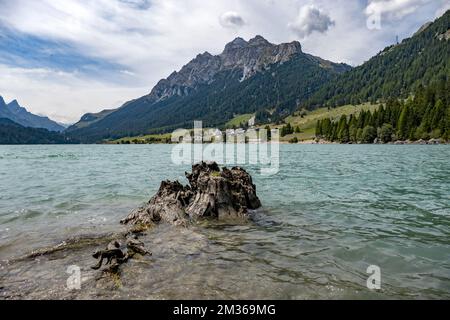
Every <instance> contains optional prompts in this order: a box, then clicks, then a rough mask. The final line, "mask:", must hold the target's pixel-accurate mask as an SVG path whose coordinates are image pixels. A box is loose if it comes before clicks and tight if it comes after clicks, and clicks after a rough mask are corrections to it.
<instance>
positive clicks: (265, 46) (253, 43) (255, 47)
mask: <svg viewBox="0 0 450 320" xmlns="http://www.w3.org/2000/svg"><path fill="white" fill-rule="evenodd" d="M301 52H302V50H301V45H300V43H299V42H297V41H296V42H291V43H283V44H280V45H275V44H272V43H270V42H269V41H267V40H266V39H265V38H263V37H262V36H260V35H257V36H256V37H254V38H252V39H251V40H249V41H248V42H247V41H246V40H244V39H243V38H240V37H238V38H236V39H234V40H233V41H231V42H230V43H228V44H227V45H226V46H225V49H224V51H223V52H222V53H221V54H220V55H216V56H214V55H212V54H210V53H209V52H204V53H202V54H199V55H197V56H196V57H195V58H194V59H193V60H191V61H190V62H189V63H188V64H187V65H185V66H184V67H183V68H182V69H181V70H180V71H179V72H174V73H172V74H171V75H170V76H169V77H168V78H167V79H163V80H161V81H160V82H159V83H158V84H157V85H156V86H155V88H153V90H152V92H151V93H150V98H151V99H153V100H155V101H159V100H163V99H166V98H169V97H172V96H174V95H178V96H185V95H188V94H189V93H190V92H192V90H195V89H196V88H197V87H198V86H200V85H202V84H210V83H211V82H212V81H213V80H214V76H215V75H216V74H217V73H218V72H221V71H226V70H233V71H237V72H242V78H241V81H244V80H246V79H248V78H250V77H252V76H253V75H255V74H256V73H258V72H261V71H264V70H265V69H267V68H268V67H269V66H270V65H271V64H276V63H284V62H287V61H289V60H290V59H291V58H292V57H293V56H295V55H296V54H299V53H301Z"/></svg>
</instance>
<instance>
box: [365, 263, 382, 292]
mask: <svg viewBox="0 0 450 320" xmlns="http://www.w3.org/2000/svg"><path fill="white" fill-rule="evenodd" d="M367 273H368V274H370V277H369V278H368V279H367V288H368V289H370V290H380V289H381V269H380V267H379V266H375V265H371V266H369V267H368V268H367Z"/></svg>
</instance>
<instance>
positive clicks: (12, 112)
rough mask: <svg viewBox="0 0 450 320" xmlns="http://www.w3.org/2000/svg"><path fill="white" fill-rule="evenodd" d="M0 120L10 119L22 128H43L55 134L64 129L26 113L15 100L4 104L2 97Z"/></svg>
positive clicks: (42, 118) (0, 100)
mask: <svg viewBox="0 0 450 320" xmlns="http://www.w3.org/2000/svg"><path fill="white" fill-rule="evenodd" d="M0 118H7V119H10V120H12V121H13V122H15V123H17V124H20V125H22V126H24V127H31V128H44V129H47V130H49V131H57V132H61V131H63V130H64V129H65V128H64V127H63V126H61V125H60V124H58V123H56V122H55V121H52V120H50V119H49V118H47V117H40V116H37V115H34V114H32V113H30V112H28V111H27V110H26V109H25V108H23V107H21V106H20V105H19V103H18V102H17V100H14V101H12V102H10V103H9V104H6V103H5V101H4V100H3V98H2V97H0Z"/></svg>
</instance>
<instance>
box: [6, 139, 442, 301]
mask: <svg viewBox="0 0 450 320" xmlns="http://www.w3.org/2000/svg"><path fill="white" fill-rule="evenodd" d="M172 148H173V146H171V145H74V146H72V145H71V146H66V145H64V146H0V298H3V299H20V298H26V299H42V298H51V299H62V298H68V299H142V298H144V299H189V298H191V299H199V298H206V299H230V298H231V299H372V298H381V299H391V298H400V299H418V298H424V299H432V298H438V299H443V298H446V299H449V298H450V146H448V145H441V146H421V145H404V146H394V145H281V146H280V171H279V173H278V174H276V175H273V176H264V175H261V174H259V170H258V169H259V167H258V165H244V166H243V167H244V168H245V169H247V170H248V171H249V172H250V173H251V174H252V176H253V178H254V183H255V184H256V186H257V192H258V196H259V197H260V199H261V201H262V203H263V208H262V209H261V210H258V212H256V213H255V219H254V221H252V222H249V223H244V224H240V225H230V224H223V223H218V222H205V223H202V224H199V225H194V226H192V227H190V228H180V227H173V226H166V225H161V226H159V227H157V228H155V229H153V230H149V231H148V232H147V234H146V236H145V237H144V238H142V240H143V241H144V242H145V243H146V245H147V246H148V248H149V250H150V251H152V253H153V256H151V257H144V258H141V259H137V260H132V261H130V262H129V263H127V264H126V265H124V266H123V267H122V274H121V277H120V279H115V281H112V280H111V279H107V278H104V277H99V272H98V271H94V270H91V269H90V266H92V265H94V264H95V263H96V261H95V260H94V259H93V258H92V257H91V254H92V251H93V250H94V249H95V248H98V247H99V246H100V244H101V245H103V242H104V241H106V240H102V239H99V240H92V238H93V237H94V238H95V237H96V236H102V235H103V236H104V237H105V239H106V238H107V235H108V234H111V233H114V232H119V231H121V230H123V227H122V226H120V224H119V221H120V219H122V218H124V217H125V216H126V215H127V214H128V213H129V212H130V211H131V210H132V209H134V208H136V207H138V206H139V205H141V204H142V203H144V202H145V201H148V200H149V199H150V197H151V196H152V195H153V194H154V193H155V192H156V191H157V190H158V188H159V185H160V182H161V181H162V180H166V179H172V180H173V179H180V180H182V181H183V182H184V183H185V182H186V180H185V179H184V172H185V171H189V170H190V166H189V165H175V164H173V163H172V161H171V151H172ZM68 239H91V240H89V241H85V242H77V243H78V244H77V245H74V246H71V247H70V248H67V249H64V250H61V251H58V252H56V253H54V254H52V255H49V256H40V257H37V258H35V259H19V260H17V259H16V258H19V257H22V256H24V255H26V254H28V253H30V252H31V251H33V250H36V249H41V248H45V247H49V246H55V245H58V244H61V243H62V244H63V245H64V243H66V244H67V241H68ZM106 243H107V242H106ZM72 265H76V266H79V267H80V270H81V276H82V281H83V283H82V287H81V290H68V289H67V287H66V281H67V279H68V277H69V276H70V275H69V274H68V273H67V268H68V267H69V266H72ZM372 265H374V266H378V267H379V268H380V272H381V289H380V290H369V289H368V288H367V286H366V282H367V279H368V278H369V276H370V274H369V273H367V268H368V267H369V266H372Z"/></svg>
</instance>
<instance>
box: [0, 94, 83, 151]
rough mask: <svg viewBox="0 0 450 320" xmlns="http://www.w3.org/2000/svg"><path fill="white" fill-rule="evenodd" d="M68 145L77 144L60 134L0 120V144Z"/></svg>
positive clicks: (4, 119) (5, 119) (8, 120)
mask: <svg viewBox="0 0 450 320" xmlns="http://www.w3.org/2000/svg"><path fill="white" fill-rule="evenodd" d="M0 102H1V101H0ZM66 143H75V141H74V140H72V139H69V138H67V137H66V136H65V135H63V134H61V133H58V132H54V131H48V130H47V129H42V128H29V127H24V126H21V125H20V124H17V123H15V122H13V121H12V120H10V119H7V118H0V144H66Z"/></svg>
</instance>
